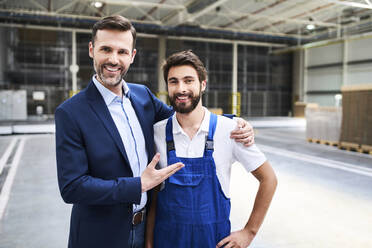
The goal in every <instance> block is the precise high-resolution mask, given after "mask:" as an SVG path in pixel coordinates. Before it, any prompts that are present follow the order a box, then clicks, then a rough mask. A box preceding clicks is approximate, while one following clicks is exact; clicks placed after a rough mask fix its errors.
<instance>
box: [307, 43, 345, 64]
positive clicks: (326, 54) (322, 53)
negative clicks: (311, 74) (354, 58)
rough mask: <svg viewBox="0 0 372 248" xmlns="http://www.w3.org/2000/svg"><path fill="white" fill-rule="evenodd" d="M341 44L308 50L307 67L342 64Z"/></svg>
mask: <svg viewBox="0 0 372 248" xmlns="http://www.w3.org/2000/svg"><path fill="white" fill-rule="evenodd" d="M342 57H343V44H342V43H338V44H333V45H329V46H323V47H314V48H310V49H309V50H308V66H313V65H323V64H332V63H340V62H342Z"/></svg>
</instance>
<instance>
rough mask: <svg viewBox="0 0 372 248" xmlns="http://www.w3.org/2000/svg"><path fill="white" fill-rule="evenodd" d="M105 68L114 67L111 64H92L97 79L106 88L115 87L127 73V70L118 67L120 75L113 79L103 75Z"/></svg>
mask: <svg viewBox="0 0 372 248" xmlns="http://www.w3.org/2000/svg"><path fill="white" fill-rule="evenodd" d="M105 66H111V67H113V66H115V65H113V64H111V63H106V64H101V65H99V64H97V63H96V62H94V70H95V71H96V73H97V76H98V78H99V79H100V81H101V82H103V83H104V84H106V85H107V86H113V87H115V86H117V85H119V84H120V82H121V80H122V79H123V78H124V76H125V75H126V74H127V71H128V69H125V68H123V67H120V69H121V73H120V74H119V75H117V76H115V77H110V76H109V75H105V73H104V70H105V68H104V67H105Z"/></svg>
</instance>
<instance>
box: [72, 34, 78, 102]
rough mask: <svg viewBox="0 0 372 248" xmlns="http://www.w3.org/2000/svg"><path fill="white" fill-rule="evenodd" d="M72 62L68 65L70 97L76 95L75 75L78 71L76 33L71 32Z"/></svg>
mask: <svg viewBox="0 0 372 248" xmlns="http://www.w3.org/2000/svg"><path fill="white" fill-rule="evenodd" d="M71 57H72V62H71V65H70V71H71V75H72V95H74V94H76V93H77V73H78V71H79V66H78V65H77V64H76V61H77V59H76V57H77V55H76V31H75V30H73V31H72V54H71Z"/></svg>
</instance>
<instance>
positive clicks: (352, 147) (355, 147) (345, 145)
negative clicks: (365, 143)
mask: <svg viewBox="0 0 372 248" xmlns="http://www.w3.org/2000/svg"><path fill="white" fill-rule="evenodd" d="M338 148H340V149H342V150H347V151H356V152H360V145H359V144H356V143H351V142H344V141H341V142H340V144H339V145H338Z"/></svg>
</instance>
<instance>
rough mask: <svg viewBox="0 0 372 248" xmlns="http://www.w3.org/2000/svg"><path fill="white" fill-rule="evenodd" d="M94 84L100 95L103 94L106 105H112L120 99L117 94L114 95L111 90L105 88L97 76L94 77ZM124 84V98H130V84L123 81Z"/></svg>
mask: <svg viewBox="0 0 372 248" xmlns="http://www.w3.org/2000/svg"><path fill="white" fill-rule="evenodd" d="M92 80H93V83H94V85H95V86H96V87H97V89H98V91H99V93H101V95H102V97H103V100H104V101H105V103H106V105H107V106H108V105H110V104H111V103H112V101H114V100H115V99H117V98H119V96H117V95H116V94H114V93H113V92H112V91H111V90H109V89H107V88H106V87H105V86H103V85H102V84H101V83H100V82H99V81H98V80H97V78H96V75H94V76H93V79H92ZM122 82H123V92H124V96H125V97H128V96H129V87H128V84H127V83H126V82H125V81H124V79H122Z"/></svg>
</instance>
